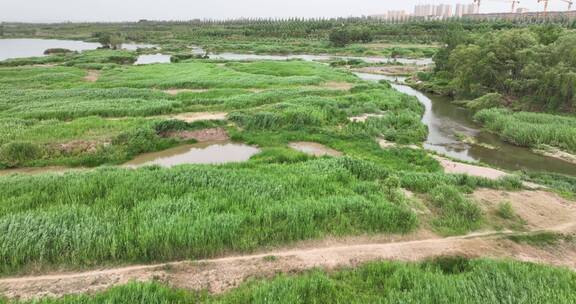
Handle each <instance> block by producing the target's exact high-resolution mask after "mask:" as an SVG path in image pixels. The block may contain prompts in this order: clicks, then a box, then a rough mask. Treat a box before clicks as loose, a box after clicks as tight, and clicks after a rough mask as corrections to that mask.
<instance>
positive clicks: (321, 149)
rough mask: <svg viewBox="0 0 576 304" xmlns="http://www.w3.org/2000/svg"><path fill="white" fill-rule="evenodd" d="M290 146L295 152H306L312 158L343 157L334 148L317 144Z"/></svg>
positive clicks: (304, 142) (299, 143) (303, 142)
mask: <svg viewBox="0 0 576 304" xmlns="http://www.w3.org/2000/svg"><path fill="white" fill-rule="evenodd" d="M288 146H289V147H290V148H292V149H294V150H297V151H300V152H304V153H306V154H309V155H312V156H334V157H338V156H342V152H340V151H336V150H334V149H332V148H329V147H326V146H324V145H322V144H319V143H315V142H306V141H300V142H291V143H290V144H289V145H288Z"/></svg>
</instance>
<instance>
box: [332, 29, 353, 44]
mask: <svg viewBox="0 0 576 304" xmlns="http://www.w3.org/2000/svg"><path fill="white" fill-rule="evenodd" d="M329 39H330V43H332V44H333V45H334V46H337V47H344V46H346V45H347V44H349V43H350V35H349V34H348V31H346V30H345V29H337V30H334V31H332V32H330V37H329Z"/></svg>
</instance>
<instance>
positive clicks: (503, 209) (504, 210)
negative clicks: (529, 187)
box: [497, 202, 516, 220]
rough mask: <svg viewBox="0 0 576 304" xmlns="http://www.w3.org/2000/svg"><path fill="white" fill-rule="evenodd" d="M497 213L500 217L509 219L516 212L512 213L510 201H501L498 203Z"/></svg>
mask: <svg viewBox="0 0 576 304" xmlns="http://www.w3.org/2000/svg"><path fill="white" fill-rule="evenodd" d="M497 214H498V216H500V217H501V218H503V219H507V220H511V219H513V218H514V217H515V216H516V214H515V213H514V209H513V208H512V204H511V203H510V202H501V203H500V204H498V210H497Z"/></svg>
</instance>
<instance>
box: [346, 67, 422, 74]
mask: <svg viewBox="0 0 576 304" xmlns="http://www.w3.org/2000/svg"><path fill="white" fill-rule="evenodd" d="M352 70H353V71H354V72H360V73H370V74H381V75H391V76H404V75H411V74H414V73H417V72H424V71H428V70H430V67H428V66H425V65H385V66H371V67H362V68H354V69H352Z"/></svg>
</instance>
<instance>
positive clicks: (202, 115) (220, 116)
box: [168, 112, 228, 122]
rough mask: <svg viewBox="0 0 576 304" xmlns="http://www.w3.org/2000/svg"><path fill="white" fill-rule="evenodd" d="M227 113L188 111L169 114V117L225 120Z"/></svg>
mask: <svg viewBox="0 0 576 304" xmlns="http://www.w3.org/2000/svg"><path fill="white" fill-rule="evenodd" d="M227 115H228V113H225V112H190V113H180V114H175V115H172V116H169V117H168V118H170V119H176V120H182V121H185V122H195V121H202V120H225V119H226V116H227Z"/></svg>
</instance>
